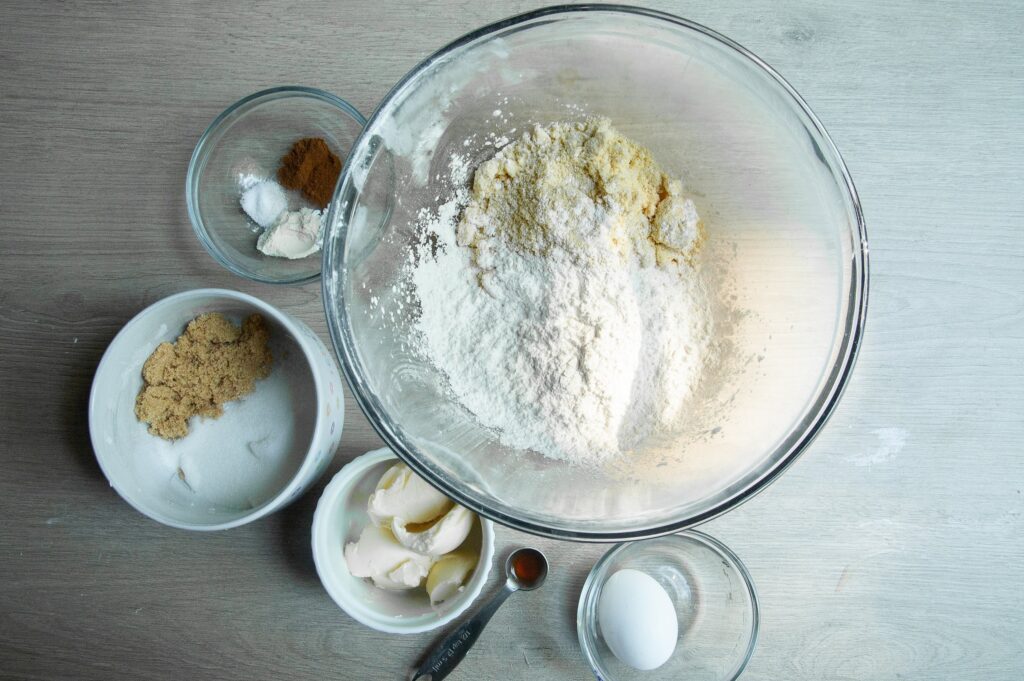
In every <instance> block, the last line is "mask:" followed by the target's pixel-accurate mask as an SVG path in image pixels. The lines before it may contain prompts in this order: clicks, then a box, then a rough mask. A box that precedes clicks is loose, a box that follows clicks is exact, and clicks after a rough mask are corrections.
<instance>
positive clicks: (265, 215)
mask: <svg viewBox="0 0 1024 681" xmlns="http://www.w3.org/2000/svg"><path fill="white" fill-rule="evenodd" d="M241 204H242V210H244V211H245V213H246V215H248V216H249V217H250V218H252V221H253V222H255V223H256V224H257V225H259V226H260V227H263V228H264V229H266V228H268V227H271V226H272V225H273V224H274V223H275V222H277V219H278V218H279V217H280V216H281V213H283V212H284V211H286V210H287V209H288V197H287V196H285V193H284V189H282V188H281V185H279V184H278V183H277V182H274V181H273V180H262V181H259V182H256V183H255V184H253V185H251V186H250V187H248V188H247V189H246V190H245V191H243V192H242V198H241Z"/></svg>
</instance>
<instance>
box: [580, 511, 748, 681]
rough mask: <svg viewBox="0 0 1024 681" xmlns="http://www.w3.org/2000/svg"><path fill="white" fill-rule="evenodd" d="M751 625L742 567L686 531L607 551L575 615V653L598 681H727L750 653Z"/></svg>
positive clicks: (715, 544) (717, 545)
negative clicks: (579, 653) (577, 643)
mask: <svg viewBox="0 0 1024 681" xmlns="http://www.w3.org/2000/svg"><path fill="white" fill-rule="evenodd" d="M758 626H759V614H758V603H757V594H756V592H755V590H754V584H753V582H752V581H751V578H750V574H749V573H748V572H747V568H746V567H745V566H744V565H743V563H742V562H741V561H740V559H739V558H738V557H737V556H736V555H735V554H734V553H733V552H732V551H731V550H729V548H728V547H727V546H725V545H724V544H722V543H721V542H720V541H718V540H717V539H715V538H713V537H710V536H708V535H707V534H704V533H703V532H697V531H694V530H689V531H686V532H681V533H679V534H674V535H668V536H665V537H659V538H655V539H648V540H643V541H637V542H633V543H629V544H620V545H618V546H616V547H615V548H613V549H611V550H610V551H608V553H606V554H605V555H604V556H603V557H602V558H601V560H599V561H598V562H597V564H596V565H594V567H593V569H592V570H591V571H590V575H589V576H588V577H587V581H586V582H585V583H584V585H583V591H582V592H581V593H580V600H579V607H578V609H577V614H576V630H577V634H578V635H579V641H580V648H581V649H582V651H583V657H584V658H586V660H587V663H588V664H589V665H590V668H591V670H592V671H593V672H594V675H595V676H596V677H597V678H598V679H602V680H604V681H622V680H624V679H634V678H644V679H651V680H652V681H658V680H659V679H666V680H667V679H673V680H675V679H693V680H694V681H733V679H736V678H737V677H739V675H740V674H741V673H742V672H743V670H744V669H745V668H746V666H747V663H748V662H749V661H750V657H751V655H753V652H754V647H755V645H756V643H757V633H758Z"/></svg>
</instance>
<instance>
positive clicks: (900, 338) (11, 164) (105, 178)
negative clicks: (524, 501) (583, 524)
mask: <svg viewBox="0 0 1024 681" xmlns="http://www.w3.org/2000/svg"><path fill="white" fill-rule="evenodd" d="M532 6H533V3H521V2H517V3H511V4H509V5H506V6H502V7H495V6H492V4H491V3H476V2H466V1H459V0H449V1H447V2H434V3H417V4H414V5H409V6H406V5H399V4H395V3H392V2H389V1H383V0H376V1H374V2H363V3H358V4H357V3H344V2H339V1H338V0H330V1H316V2H284V1H281V0H278V1H275V2H267V3H252V2H230V3H220V2H217V3H210V2H199V1H196V2H173V3H158V2H135V3H113V2H103V3H99V2H97V3H85V2H81V3H78V2H69V3H55V2H37V1H35V0H31V1H24V2H22V1H18V2H11V1H10V0H7V1H5V2H4V3H3V4H2V5H0V230H2V231H0V234H2V242H3V245H2V247H0V377H2V385H3V387H2V396H0V676H3V677H4V678H73V679H83V678H89V679H176V678H218V679H270V678H296V679H299V678H302V679H306V678H308V679H330V678H335V679H353V680H355V679H358V680H366V679H369V680H375V679H397V678H401V674H402V671H403V670H404V669H405V668H406V667H407V666H408V665H410V664H411V663H412V662H413V661H414V660H416V659H417V658H418V657H419V655H420V653H421V651H422V650H423V648H424V646H425V645H426V644H427V643H428V642H429V641H431V640H432V639H433V636H432V635H429V634H428V635H422V636H409V637H399V636H389V635H385V634H380V633H376V632H374V631H371V630H369V629H366V628H364V627H362V626H360V625H358V624H356V623H355V622H354V621H352V620H351V619H349V618H348V617H347V616H346V615H345V614H344V613H342V612H341V611H340V610H338V608H337V607H336V606H335V605H334V604H333V603H332V602H331V601H330V599H329V598H328V597H327V595H326V594H325V592H324V591H323V589H322V588H321V586H320V584H319V581H318V580H317V577H316V573H315V571H314V569H313V564H312V559H311V555H310V550H309V526H310V520H311V515H312V511H313V507H314V504H315V501H316V499H317V497H318V495H319V491H320V489H321V488H322V484H323V483H321V484H320V485H318V486H317V487H315V488H314V489H313V490H312V491H311V492H310V493H308V494H307V495H306V496H305V497H304V498H303V499H302V500H301V501H300V502H298V503H297V504H295V505H293V506H292V507H290V508H289V509H287V510H286V511H284V512H282V513H278V514H276V515H274V516H272V517H270V518H268V519H265V520H262V521H260V522H257V523H254V524H252V525H249V526H246V527H243V528H240V529H237V530H232V531H229V532H222V533H214V534H190V533H186V532H182V531H177V530H173V529H169V528H166V527H163V526H161V525H158V524H156V523H154V522H152V521H150V520H148V519H146V518H144V517H142V516H141V515H139V514H138V513H135V512H134V511H132V510H131V509H130V508H129V507H128V506H127V505H126V504H125V503H124V502H122V501H121V500H120V499H119V498H118V497H117V495H116V494H115V493H114V492H113V491H112V490H111V489H110V488H109V487H108V485H107V483H106V481H105V480H104V478H103V476H102V475H101V473H100V471H99V469H98V467H97V465H96V463H95V460H94V458H93V455H92V451H91V448H90V445H89V440H88V432H87V427H86V410H85V407H86V398H87V394H88V389H89V385H90V380H91V378H92V373H93V371H94V369H95V367H96V364H97V362H98V360H99V358H100V355H101V353H102V352H103V350H104V348H105V347H106V345H107V343H108V342H109V341H110V340H111V338H112V337H113V336H114V334H115V333H116V332H117V330H118V329H119V328H120V326H121V325H122V324H123V323H124V322H125V321H126V320H127V319H129V318H130V317H131V316H132V315H134V314H135V313H136V312H137V311H139V310H140V309H142V308H143V307H144V306H146V305H148V304H149V303H152V302H153V301H155V300H157V299H159V298H162V297H164V296H166V295H168V294H171V293H174V292H177V291H182V290H185V289H189V288H195V287H201V286H223V287H230V288H236V289H240V290H243V291H247V292H250V293H253V294H255V295H258V296H261V297H264V298H266V299H267V300H269V301H271V302H272V303H274V304H276V305H278V306H280V307H282V308H284V309H285V310H287V311H289V312H291V313H293V314H296V315H298V316H299V317H301V318H303V319H304V320H306V321H307V322H308V323H309V324H310V325H312V326H313V328H314V329H316V330H317V331H318V332H320V333H321V334H323V335H324V337H325V338H326V333H325V326H324V321H323V314H322V309H321V305H320V296H319V288H318V286H306V287H298V288H274V287H269V286H260V285H250V284H247V283H246V282H244V281H242V280H240V279H238V278H236V277H233V276H232V275H230V274H228V273H227V272H226V271H224V270H222V269H220V268H219V267H218V266H217V265H216V264H215V263H214V262H213V260H211V259H210V257H209V256H207V255H206V253H205V252H203V251H202V249H201V248H200V246H199V244H198V243H197V242H196V240H195V238H194V237H193V236H192V231H191V227H190V226H189V223H188V218H187V216H186V213H185V203H184V198H183V182H184V174H185V167H186V164H187V162H188V158H189V155H190V154H191V151H192V146H193V145H194V143H195V141H196V138H197V137H198V135H199V133H200V131H201V130H202V129H203V128H204V127H205V126H206V125H207V123H209V121H210V120H211V119H212V118H213V116H214V115H216V114H217V113H218V112H219V111H220V110H221V109H222V108H223V107H225V106H226V105H227V104H229V103H230V102H232V101H234V100H236V99H238V98H239V97H241V96H243V95H245V94H247V93H249V92H252V91H255V90H257V89H261V88H263V87H266V86H270V85H276V84H288V83H302V84H307V85H312V86H318V87H322V88H325V89H327V90H330V91H333V92H336V93H338V94H340V95H342V96H344V97H346V98H347V99H349V100H350V101H352V102H353V103H354V104H355V105H356V106H357V107H358V108H359V109H361V110H362V111H364V112H367V113H368V112H370V111H372V109H373V107H374V106H375V104H376V103H377V101H378V99H379V98H380V97H381V96H382V95H383V94H384V93H385V92H386V91H387V89H388V88H389V87H390V85H391V84H392V83H394V82H395V81H396V80H397V79H398V78H399V77H400V76H401V75H402V74H404V73H405V72H406V71H407V70H408V69H409V68H410V67H412V66H413V65H414V64H415V63H416V62H417V61H418V60H419V59H420V58H422V57H423V56H425V55H426V54H427V53H429V52H430V51H432V50H433V49H435V48H436V47H438V46H440V45H441V44H443V43H445V42H447V41H448V40H450V39H452V38H454V37H456V36H457V35H459V34H461V33H463V32H465V31H467V30H469V29H472V28H475V27H477V26H479V25H481V24H483V23H485V22H488V21H491V20H494V19H498V18H500V17H502V16H504V15H507V14H512V13H514V12H519V11H522V10H525V9H529V8H531V7H532ZM655 6H656V7H658V8H660V9H665V10H668V11H672V12H675V13H678V14H681V15H684V16H687V17H689V18H691V19H694V20H696V21H699V22H701V23H704V24H706V25H709V26H711V27H713V28H716V29H718V30H720V31H721V32H723V33H725V34H726V35H728V36H730V37H732V38H734V39H736V40H738V41H739V42H741V43H742V44H744V45H746V46H747V47H749V48H751V49H752V50H754V51H755V52H756V53H758V54H759V55H761V56H762V57H763V58H764V59H765V60H766V61H768V62H769V63H771V64H772V65H773V66H775V67H776V68H777V69H778V70H779V71H781V72H782V73H783V75H785V76H786V77H787V78H788V79H789V80H790V82H792V83H793V84H794V86H795V87H796V88H797V89H798V90H799V91H800V92H801V93H802V94H803V95H804V96H805V97H806V99H807V100H808V101H809V102H810V104H811V106H812V107H813V108H814V109H815V110H816V112H817V113H818V114H819V116H820V117H821V119H822V120H823V121H824V123H825V125H826V127H827V128H828V129H829V130H830V132H831V133H832V135H833V137H834V139H835V141H836V143H837V144H838V145H839V147H840V149H841V150H842V151H843V153H844V155H845V158H846V161H847V162H848V164H849V166H850V169H851V172H852V173H853V176H854V178H855V180H856V182H857V184H858V187H859V189H860V192H861V196H862V198H863V202H864V206H865V210H866V212H867V217H868V227H869V233H870V241H871V256H872V280H871V307H870V314H869V323H868V333H867V337H866V340H865V343H864V346H863V351H862V352H861V356H860V361H859V364H858V367H857V370H856V372H855V374H854V376H853V380H852V381H851V383H850V385H849V389H848V390H847V392H846V396H845V398H844V399H843V401H842V403H841V405H840V407H839V409H838V411H837V412H836V414H835V416H834V417H833V419H832V421H831V423H830V424H829V426H828V427H827V429H826V430H825V432H824V434H823V435H822V436H821V437H820V438H818V440H817V441H816V442H815V443H814V445H813V447H812V448H811V449H810V451H809V452H807V454H806V455H805V456H804V457H803V458H802V459H801V460H800V461H799V462H798V463H797V465H795V466H794V467H793V468H792V469H791V470H790V471H789V472H788V473H787V474H786V475H784V476H783V477H782V479H781V480H780V481H779V482H778V483H776V484H775V485H774V486H772V487H771V488H770V489H769V490H768V491H767V492H766V493H764V494H762V495H761V496H759V497H757V498H756V499H755V500H753V501H751V502H750V503H748V504H746V505H745V506H743V507H741V508H739V509H737V510H736V511H734V512H732V513H730V514H728V515H727V516H725V517H723V518H720V519H718V520H715V521H714V522H712V523H709V524H708V525H707V526H706V527H705V529H706V530H707V531H709V532H711V533H712V534H715V535H717V536H718V537H720V538H721V539H723V540H724V541H726V542H727V543H728V544H730V545H731V546H732V547H733V548H734V549H735V550H736V552H737V553H739V554H740V556H741V557H742V558H743V559H744V560H745V561H746V563H747V565H748V566H749V568H750V570H751V572H752V573H753V576H754V579H755V580H756V582H757V587H758V589H759V592H760V596H761V602H762V606H763V617H762V634H761V639H760V643H759V645H758V648H757V651H756V653H755V654H754V658H753V661H752V663H751V665H750V667H749V669H748V672H747V674H746V676H745V678H747V679H751V680H754V679H763V680H769V679H771V680H790V679H808V680H811V679H840V680H842V679H915V680H918V679H986V680H990V679H1006V680H1016V679H1020V678H1021V677H1022V676H1024V614H1022V613H1024V545H1022V544H1024V542H1022V540H1024V515H1022V514H1024V448H1022V447H1021V442H1020V440H1021V438H1022V436H1024V427H1022V420H1024V368H1022V367H1024V352H1022V350H1024V198H1022V197H1024V179H1022V178H1024V161H1022V158H1024V123H1022V121H1024V49H1022V48H1021V44H1020V35H1021V32H1022V29H1024V7H1022V5H1021V3H1020V2H1018V1H1015V0H1011V1H1008V2H1001V3H1000V2H988V3H948V2H921V3H914V4H910V3H902V2H891V1H890V2H881V1H878V0H871V1H865V2H860V3H849V2H815V3H801V4H797V3H791V4H788V5H787V6H776V3H774V2H770V1H767V0H743V1H739V0H729V1H726V2H718V1H712V0H695V1H693V2H687V3H680V4H678V5H675V6H673V5H672V4H670V3H656V4H655ZM345 427H346V432H345V436H344V438H343V444H342V447H341V450H340V451H339V454H338V457H337V460H336V461H335V464H334V466H333V468H332V471H331V472H333V470H335V469H336V468H337V467H340V466H341V465H342V464H343V463H345V462H346V461H348V460H350V459H352V458H353V457H355V456H357V455H359V454H361V453H362V452H365V451H366V450H368V449H370V448H374V447H376V446H378V444H379V442H378V440H377V438H376V436H375V434H374V433H373V432H372V430H371V429H370V427H369V426H368V424H367V422H366V421H365V419H364V418H363V417H362V415H361V414H360V413H359V412H358V411H357V410H356V408H355V406H354V405H353V404H352V403H351V401H350V402H349V412H348V414H347V415H346V426H345ZM499 541H500V544H501V546H502V547H508V546H512V545H517V544H523V543H532V544H539V545H540V546H541V547H542V548H543V549H544V550H546V551H547V553H548V555H549V556H550V557H551V559H552V560H553V562H554V569H553V573H552V578H551V580H550V582H549V583H548V584H547V585H546V586H545V587H544V588H543V589H542V590H541V591H538V592H535V593H532V594H528V595H523V596H520V597H517V598H515V599H513V600H512V601H510V602H509V604H508V605H507V606H506V607H505V608H504V609H503V610H502V611H501V612H499V614H498V615H497V617H496V618H495V620H494V623H493V625H492V626H493V630H490V631H489V632H488V633H487V634H486V635H485V637H484V639H483V640H482V641H481V642H480V644H479V647H478V649H477V650H475V651H474V652H473V654H471V655H470V657H469V658H468V659H467V661H466V662H465V664H464V666H463V667H462V668H461V669H460V670H459V672H457V674H456V676H455V677H453V678H459V679H484V680H491V679H498V678H501V679H531V680H537V679H578V680H580V681H582V680H584V679H588V678H590V674H589V671H588V670H587V668H586V667H585V665H584V662H583V659H582V657H581V655H580V653H579V649H578V646H577V643H576V635H575V629H574V613H575V604H576V599H577V596H578V594H579V590H580V586H581V584H582V582H583V579H584V576H585V575H586V572H587V569H588V568H589V566H590V565H591V564H592V563H593V562H594V561H595V560H596V559H597V558H598V556H600V555H601V553H602V552H603V551H604V550H605V548H606V547H603V546H598V545H575V544H564V543H557V542H551V541H536V540H534V539H532V538H529V537H526V536H524V535H519V534H516V533H514V532H511V531H507V530H501V531H499ZM492 586H493V585H492Z"/></svg>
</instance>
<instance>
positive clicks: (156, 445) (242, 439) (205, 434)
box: [89, 289, 345, 530]
mask: <svg viewBox="0 0 1024 681" xmlns="http://www.w3.org/2000/svg"><path fill="white" fill-rule="evenodd" d="M204 312H221V313H224V314H225V315H226V316H227V317H228V318H229V319H232V320H233V321H234V322H236V323H238V322H240V321H241V320H242V319H244V318H245V317H247V316H248V315H250V314H252V313H255V312H258V313H260V314H262V315H263V318H264V320H265V321H266V323H267V325H268V327H269V329H270V351H271V353H272V354H273V357H274V365H273V368H272V370H271V373H270V375H269V376H268V377H267V378H265V379H262V380H260V381H257V383H256V389H255V390H254V391H253V392H252V393H250V394H249V395H247V396H245V397H243V398H242V399H240V400H237V401H234V402H229V403H227V404H225V405H224V415H223V416H221V417H220V418H218V419H203V418H193V419H192V420H191V421H190V423H189V434H188V435H187V436H186V437H184V438H181V439H180V440H176V441H174V442H168V441H166V440H163V439H161V438H159V437H156V436H154V435H150V434H149V432H148V430H147V426H146V425H145V424H143V423H141V422H139V420H138V419H137V418H136V417H135V398H136V396H137V395H138V393H139V390H140V388H141V387H142V365H143V364H144V363H145V361H146V359H147V358H148V357H149V355H150V354H151V353H152V352H153V349H154V348H156V346H157V345H159V344H160V343H162V342H164V341H172V342H173V341H174V340H175V339H176V338H177V337H178V336H179V335H180V334H181V333H182V331H184V329H185V326H186V325H187V324H188V322H189V321H191V320H192V319H194V318H195V317H196V316H197V315H199V314H202V313H204ZM343 400H344V398H343V395H342V386H341V376H340V375H339V373H338V368H337V365H336V364H335V363H334V359H333V357H332V356H331V355H330V353H329V352H328V351H327V348H326V347H325V346H324V344H323V343H322V342H321V341H320V339H319V338H317V337H316V334H314V333H313V331H312V330H310V328H309V327H308V326H306V325H305V324H303V323H302V322H301V321H299V320H297V319H295V318H293V317H290V316H289V315H286V314H284V313H283V312H281V311H280V310H277V309H276V308H274V307H272V306H271V305H268V304H267V303H265V302H263V301H261V300H259V299H257V298H254V297H252V296H249V295H246V294H244V293H238V292H237V291H228V290H224V289H198V290H194V291H185V292H183V293H178V294H176V295H173V296H170V297H168V298H164V299H163V300H161V301H159V302H157V303H154V304H153V305H151V306H150V307H148V308H146V309H145V310H143V311H142V312H140V313H139V314H138V315H136V316H135V318H134V319H132V320H131V321H130V322H128V323H127V324H126V325H125V326H124V328H123V329H121V331H120V332H119V333H118V334H117V336H116V337H115V338H114V340H113V341H112V342H111V343H110V347H108V348H107V351H106V353H104V355H103V359H102V360H101V361H100V364H99V367H98V368H97V369H96V377H95V378H94V379H93V384H92V392H91V394H90V396H89V432H90V435H91V437H92V446H93V449H94V450H95V452H96V458H97V460H98V461H99V464H100V468H102V469H103V473H104V474H105V475H106V476H107V479H108V480H109V481H110V484H111V486H112V487H113V488H114V489H115V490H117V493H118V494H120V495H121V496H122V497H123V498H124V500H125V501H127V502H128V503H129V504H131V505H132V506H134V507H135V508H136V509H137V510H138V511H140V512H141V513H144V514H145V515H147V516H149V517H150V518H152V519H154V520H156V521H159V522H161V523H164V524H166V525H171V526H174V527H180V528H183V529H188V530H223V529H227V528H230V527H237V526H238V525H243V524H245V523H248V522H251V521H253V520H256V519H257V518H261V517H263V516H265V515H267V514H269V513H272V512H274V511H276V510H278V509H279V508H282V507H283V506H285V505H287V504H288V503H290V502H292V501H294V500H295V499H296V498H297V497H298V496H299V495H300V494H302V492H303V491H305V490H306V489H307V488H308V487H309V486H310V485H311V484H312V483H313V482H314V481H315V480H316V479H317V478H319V477H320V475H321V474H322V473H323V472H324V470H325V469H326V467H327V465H328V464H329V463H330V462H331V460H332V459H333V458H334V452H335V450H336V449H337V447H338V442H339V440H340V438H341V430H342V425H343V419H344V413H345V410H344V402H343Z"/></svg>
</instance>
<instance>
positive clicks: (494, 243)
mask: <svg viewBox="0 0 1024 681" xmlns="http://www.w3.org/2000/svg"><path fill="white" fill-rule="evenodd" d="M452 168H453V178H452V179H453V182H454V183H455V184H456V185H460V184H463V183H464V181H465V179H466V174H467V168H466V167H465V164H464V162H462V161H461V160H460V159H455V160H454V162H453V165H452ZM681 191H682V187H681V183H679V182H678V181H675V180H671V179H670V178H668V177H667V176H665V175H664V174H663V173H662V172H661V171H660V169H659V168H658V167H657V165H656V164H655V163H654V162H653V160H652V159H651V157H650V153H649V152H648V151H647V150H645V149H643V148H642V147H639V146H637V145H635V144H634V143H632V142H631V141H629V140H628V139H626V138H624V137H622V136H621V135H620V134H619V133H617V132H616V131H615V130H614V128H612V127H611V126H610V124H609V123H608V122H607V121H602V120H599V121H588V122H586V123H560V124H554V125H551V126H547V127H545V128H540V127H538V128H535V129H534V130H533V131H531V132H530V133H527V135H525V136H524V137H523V138H522V139H520V140H519V141H517V142H515V143H513V144H512V145H510V146H509V147H506V148H505V149H503V150H502V151H501V152H499V153H498V155H497V156H496V157H495V158H494V159H492V160H491V161H488V162H486V163H484V164H482V165H481V166H480V168H478V169H477V171H476V173H475V176H474V182H473V191H472V193H470V192H469V191H468V190H466V189H464V188H462V189H459V190H457V191H456V193H455V195H454V196H453V197H452V199H451V200H450V201H448V202H447V203H446V204H444V205H443V206H442V207H441V209H440V210H439V211H438V214H437V215H427V214H424V215H422V216H421V220H420V225H419V227H420V229H422V230H424V232H425V233H428V234H431V235H432V237H431V239H430V240H428V241H432V242H433V243H432V244H430V245H427V246H424V247H423V248H421V249H420V252H419V254H418V255H419V257H418V258H417V264H416V265H415V267H414V268H413V270H412V272H411V277H412V282H413V288H414V290H415V292H416V295H417V297H418V298H419V302H420V306H421V316H420V318H419V320H418V323H417V328H418V330H419V332H420V335H421V346H420V349H421V351H422V352H423V354H424V355H425V356H426V357H427V358H429V360H430V361H432V362H433V363H434V364H435V365H436V366H437V367H438V368H439V369H440V370H441V371H443V372H444V374H445V375H446V376H447V378H448V382H449V386H450V388H451V390H452V392H453V393H454V395H455V396H456V397H457V399H458V400H459V401H460V402H461V403H462V404H463V405H464V406H465V407H466V408H467V409H468V410H469V411H470V412H472V413H473V414H474V415H475V416H476V418H477V419H478V421H479V422H480V423H481V424H482V425H484V426H486V427H489V428H491V429H493V430H494V431H495V432H496V433H497V436H498V438H499V439H500V441H501V442H502V443H503V444H505V445H507V446H509V447H515V448H521V449H526V450H534V451H536V452H539V453H541V454H543V455H545V456H548V457H551V458H555V459H562V460H567V461H570V462H573V463H578V464H584V463H599V462H602V461H605V460H608V459H610V458H612V457H614V456H617V455H620V454H622V453H624V452H629V451H632V450H634V449H636V448H638V447H640V446H642V444H643V442H644V440H645V439H647V438H648V437H651V436H661V435H664V434H667V433H671V432H674V431H678V430H679V429H680V428H681V427H682V426H683V425H684V424H685V420H686V403H687V400H688V399H689V397H690V396H691V395H692V394H693V391H694V389H695V387H696V385H697V383H698V381H699V379H700V376H701V373H702V370H703V368H704V365H705V363H706V361H707V355H708V354H709V352H710V350H709V348H710V345H711V343H710V340H711V331H712V329H711V321H710V319H711V315H710V312H709V304H708V298H707V294H706V292H705V290H704V288H703V284H702V281H701V277H700V270H699V267H698V265H697V264H696V263H695V262H694V257H695V255H696V252H697V249H698V248H699V246H700V242H701V240H702V238H703V227H702V225H701V224H700V223H699V218H697V215H696V209H695V207H694V206H693V204H692V202H691V201H689V200H687V199H684V198H682V196H681ZM668 202H671V203H668ZM663 204H664V205H663ZM659 206H660V208H661V210H659ZM669 237H670V238H669Z"/></svg>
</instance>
